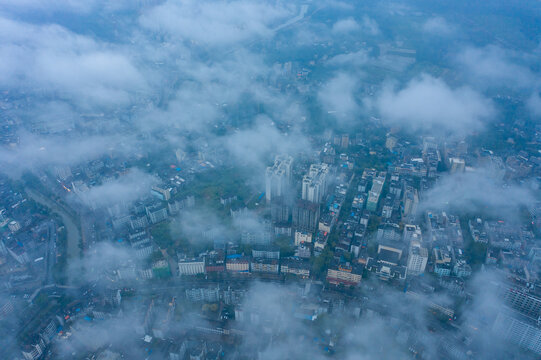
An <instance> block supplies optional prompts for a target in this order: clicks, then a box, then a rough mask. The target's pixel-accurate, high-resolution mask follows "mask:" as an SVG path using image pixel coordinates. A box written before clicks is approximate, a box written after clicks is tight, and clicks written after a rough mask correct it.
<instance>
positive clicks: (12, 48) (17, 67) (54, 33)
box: [0, 18, 146, 106]
mask: <svg viewBox="0 0 541 360" xmlns="http://www.w3.org/2000/svg"><path fill="white" fill-rule="evenodd" d="M0 78H1V79H2V85H3V86H4V87H12V88H21V87H22V88H33V89H36V88H37V89H43V90H45V91H48V92H51V93H52V92H57V94H58V96H60V97H62V98H67V99H70V100H71V101H73V102H74V103H77V104H79V105H81V106H93V105H96V104H98V105H122V104H126V103H127V102H128V101H129V98H130V94H132V93H133V92H134V91H137V90H142V89H145V88H146V82H145V80H144V78H143V76H142V74H141V73H140V72H139V71H138V69H137V68H136V66H135V65H134V64H133V63H132V61H130V59H129V58H128V57H127V56H126V55H125V54H123V52H122V51H121V49H119V48H117V47H115V46H112V45H108V44H103V43H98V42H96V41H95V40H93V39H91V38H89V37H86V36H83V35H79V34H76V33H73V32H71V31H69V30H67V29H65V28H63V27H61V26H58V25H32V24H28V23H22V22H17V21H13V20H8V19H5V18H0Z"/></svg>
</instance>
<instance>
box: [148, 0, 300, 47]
mask: <svg viewBox="0 0 541 360" xmlns="http://www.w3.org/2000/svg"><path fill="white" fill-rule="evenodd" d="M294 15H296V14H295V12H294V8H293V7H284V6H278V5H274V6H273V5H270V4H268V3H265V2H252V1H245V0H238V1H195V0H187V1H183V2H174V1H167V2H166V3H164V4H162V5H159V6H156V7H155V8H153V9H151V10H150V11H148V12H147V13H145V14H143V16H142V17H141V24H142V25H143V26H144V27H147V28H149V29H152V30H155V31H163V32H165V33H167V34H169V35H170V36H171V37H173V38H174V39H175V40H176V41H178V40H180V41H183V40H184V41H194V42H196V43H199V44H202V45H212V46H222V47H224V46H229V45H231V44H233V43H237V42H239V41H244V40H248V39H251V38H253V37H254V36H270V35H272V34H273V32H272V29H273V28H274V26H275V25H277V22H278V20H281V19H285V18H287V17H289V16H294Z"/></svg>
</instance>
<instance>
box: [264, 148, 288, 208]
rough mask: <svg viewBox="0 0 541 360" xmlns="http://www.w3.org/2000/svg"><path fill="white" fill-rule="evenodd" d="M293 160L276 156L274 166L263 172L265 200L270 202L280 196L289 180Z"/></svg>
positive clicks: (285, 156) (283, 156)
mask: <svg viewBox="0 0 541 360" xmlns="http://www.w3.org/2000/svg"><path fill="white" fill-rule="evenodd" d="M292 164H293V158H292V157H291V156H289V155H278V156H276V158H275V159H274V165H273V166H269V167H267V171H266V172H265V198H266V199H267V202H270V201H271V200H272V199H273V198H275V197H278V196H282V195H283V194H284V193H285V191H286V189H287V187H288V185H289V181H290V179H291V166H292Z"/></svg>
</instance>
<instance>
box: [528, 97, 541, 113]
mask: <svg viewBox="0 0 541 360" xmlns="http://www.w3.org/2000/svg"><path fill="white" fill-rule="evenodd" d="M526 106H527V108H528V110H530V112H531V113H532V115H533V116H536V117H541V96H540V95H539V92H534V93H533V94H532V95H531V96H530V97H529V99H528V101H527V102H526Z"/></svg>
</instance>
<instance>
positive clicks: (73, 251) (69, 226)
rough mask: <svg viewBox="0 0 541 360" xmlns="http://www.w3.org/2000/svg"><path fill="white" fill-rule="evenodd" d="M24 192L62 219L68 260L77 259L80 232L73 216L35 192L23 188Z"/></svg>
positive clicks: (79, 251) (79, 250) (79, 252)
mask: <svg viewBox="0 0 541 360" xmlns="http://www.w3.org/2000/svg"><path fill="white" fill-rule="evenodd" d="M25 192H26V193H27V194H28V196H29V197H31V198H32V200H34V201H35V202H37V203H39V204H41V205H43V206H45V207H47V208H49V209H50V210H51V211H52V212H54V213H56V214H58V215H59V216H60V218H62V222H63V223H64V226H65V227H66V234H67V253H68V259H70V258H76V259H77V258H79V256H80V254H81V249H80V247H79V244H80V243H81V231H80V229H79V227H78V226H77V224H76V222H75V220H74V219H73V215H71V214H68V213H67V212H66V210H64V209H63V207H62V206H60V205H58V204H57V203H56V202H55V201H54V200H51V199H49V198H47V197H45V196H43V195H42V194H40V193H39V192H37V191H35V190H32V189H29V188H25Z"/></svg>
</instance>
